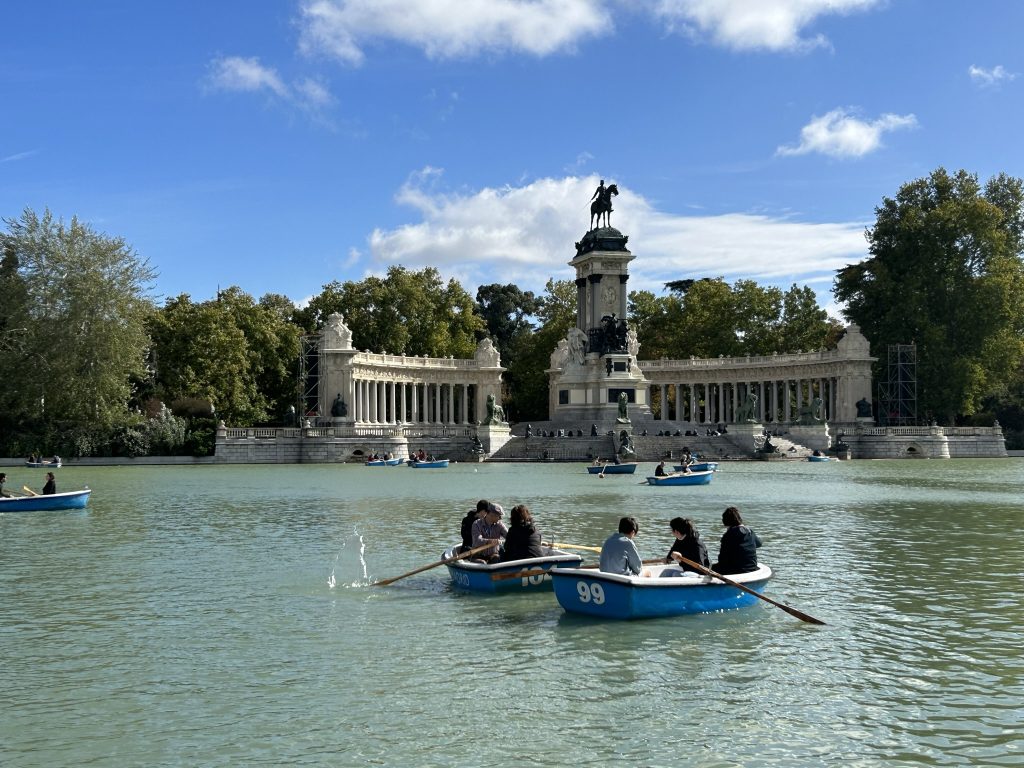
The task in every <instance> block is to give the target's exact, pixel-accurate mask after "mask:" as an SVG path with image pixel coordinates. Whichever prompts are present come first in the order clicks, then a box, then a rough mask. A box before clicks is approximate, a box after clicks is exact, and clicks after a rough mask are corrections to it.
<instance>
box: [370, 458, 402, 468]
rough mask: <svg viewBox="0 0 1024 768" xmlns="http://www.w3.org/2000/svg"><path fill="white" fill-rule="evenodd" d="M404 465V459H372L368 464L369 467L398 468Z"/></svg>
mask: <svg viewBox="0 0 1024 768" xmlns="http://www.w3.org/2000/svg"><path fill="white" fill-rule="evenodd" d="M401 463H402V459H371V460H370V461H368V462H366V466H368V467H397V466H398V465H399V464H401Z"/></svg>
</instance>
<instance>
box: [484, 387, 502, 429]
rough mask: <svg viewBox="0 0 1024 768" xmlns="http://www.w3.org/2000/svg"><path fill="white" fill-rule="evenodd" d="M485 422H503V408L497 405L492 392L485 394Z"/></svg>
mask: <svg viewBox="0 0 1024 768" xmlns="http://www.w3.org/2000/svg"><path fill="white" fill-rule="evenodd" d="M484 423H485V424H504V423H505V409H504V408H502V407H501V406H500V405H498V402H497V400H496V399H495V397H494V394H493V393H492V394H490V395H488V396H487V421H486V422H484Z"/></svg>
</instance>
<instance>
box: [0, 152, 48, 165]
mask: <svg viewBox="0 0 1024 768" xmlns="http://www.w3.org/2000/svg"><path fill="white" fill-rule="evenodd" d="M36 154H39V150H38V149H29V150H27V151H25V152H16V153H14V154H13V155H7V157H0V163H15V162H17V161H18V160H25V159H26V158H29V157H32V155H36Z"/></svg>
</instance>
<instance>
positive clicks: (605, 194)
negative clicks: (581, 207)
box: [590, 179, 619, 230]
mask: <svg viewBox="0 0 1024 768" xmlns="http://www.w3.org/2000/svg"><path fill="white" fill-rule="evenodd" d="M618 194H619V188H618V187H617V186H616V185H614V184H609V185H608V186H607V187H606V186H605V185H604V179H601V183H600V184H598V185H597V191H596V192H594V196H593V197H591V198H590V199H591V200H593V202H592V203H591V204H590V228H591V229H592V230H593V229H595V227H594V222H595V219H596V221H597V226H598V227H600V226H601V217H602V216H603V217H604V225H605V226H606V227H610V226H611V225H612V197H615V196H616V195H618Z"/></svg>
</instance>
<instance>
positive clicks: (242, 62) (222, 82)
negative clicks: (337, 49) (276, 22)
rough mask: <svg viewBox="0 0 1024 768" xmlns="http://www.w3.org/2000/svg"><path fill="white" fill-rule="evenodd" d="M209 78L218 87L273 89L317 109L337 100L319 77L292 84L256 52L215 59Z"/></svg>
mask: <svg viewBox="0 0 1024 768" xmlns="http://www.w3.org/2000/svg"><path fill="white" fill-rule="evenodd" d="M206 82H207V84H208V86H209V87H210V88H212V89H213V90H218V91H239V92H248V93H259V92H270V93H272V94H273V95H275V96H277V97H278V98H280V99H282V100H283V101H287V102H289V103H292V104H296V105H298V106H300V107H302V108H303V109H305V110H308V111H310V112H314V113H315V112H318V111H319V110H320V109H322V108H324V107H326V106H329V105H330V104H332V103H333V102H334V97H333V96H332V95H331V93H330V91H329V90H327V88H326V87H325V86H324V85H323V84H322V83H320V82H319V81H317V80H314V79H312V78H308V77H307V78H303V79H301V80H297V81H295V82H294V83H293V84H291V85H288V84H287V83H286V82H285V81H284V79H283V78H282V77H281V76H280V75H279V74H278V73H277V70H276V69H274V68H273V67H268V66H265V65H263V64H261V63H260V60H259V58H258V57H256V56H251V57H249V58H246V57H243V56H223V57H220V58H216V59H214V60H213V61H211V62H210V72H209V75H208V76H207V80H206Z"/></svg>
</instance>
